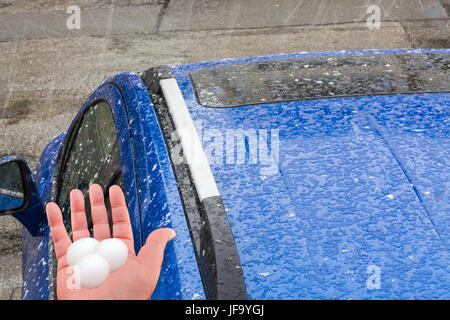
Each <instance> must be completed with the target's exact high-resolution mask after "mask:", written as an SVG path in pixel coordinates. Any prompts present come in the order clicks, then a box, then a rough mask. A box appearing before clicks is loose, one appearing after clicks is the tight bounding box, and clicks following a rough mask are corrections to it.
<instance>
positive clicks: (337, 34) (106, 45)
mask: <svg viewBox="0 0 450 320" xmlns="http://www.w3.org/2000/svg"><path fill="white" fill-rule="evenodd" d="M336 3H339V5H337V4H336ZM72 4H77V5H78V6H79V7H80V8H81V29H80V30H72V31H69V30H65V29H64V28H65V19H64V12H65V9H66V8H67V6H68V5H72ZM369 4H379V5H380V8H381V10H382V20H381V27H380V29H375V30H370V29H369V28H368V27H367V25H366V23H365V20H366V19H367V14H365V12H366V11H365V10H366V8H367V6H368V5H369ZM167 5H168V6H167ZM166 7H167V8H166ZM448 8H449V0H441V1H435V0H429V1H425V0H421V1H420V0H409V1H403V0H401V1H400V0H397V1H395V0H393V1H382V0H373V1H368V0H367V1H366V0H353V1H350V0H342V1H331V0H330V1H324V0H322V1H320V0H309V1H306V0H305V1H301V0H296V1H291V0H280V1H275V0H258V1H256V0H248V1H243V0H242V1H238V0H235V1H232V0H223V1H217V0H191V1H188V0H171V1H170V2H166V1H159V0H134V1H133V0H78V1H77V0H73V1H72V0H71V1H64V0H36V1H28V0H0V156H1V155H7V154H22V155H23V156H25V158H26V159H27V160H28V161H29V162H30V164H31V166H32V167H34V166H35V164H36V162H37V160H38V157H39V155H40V154H41V152H42V151H43V149H44V147H45V146H46V144H47V143H48V142H49V141H50V140H51V139H52V138H53V137H54V136H56V135H57V134H58V133H60V132H61V131H63V130H65V129H67V128H68V126H69V125H70V122H71V121H72V119H73V117H74V115H75V113H76V112H77V111H78V109H79V108H80V107H81V105H82V104H83V102H84V101H85V100H86V98H87V97H88V96H89V94H90V93H91V92H92V91H93V90H95V89H96V88H97V87H98V85H99V84H100V83H101V82H102V81H103V80H105V79H106V78H107V77H109V76H110V75H112V74H114V73H117V72H121V71H142V70H145V69H147V68H149V67H151V66H157V65H161V64H179V63H188V62H198V61H204V60H215V59H223V58H233V57H243V56H255V55H265V54H275V53H289V52H303V51H327V50H352V49H375V48H377V49H382V48H412V47H425V48H445V47H447V48H448V47H449V42H448V41H449V39H450V31H449V25H448V22H449V20H448ZM93 12H97V13H99V15H97V16H96V17H97V22H98V26H100V27H99V28H97V29H96V25H95V23H94V22H93V21H94V20H92V19H91V18H90V17H92V13H93ZM111 12H115V15H114V14H113V15H112V16H111V15H110V14H111ZM66 16H68V15H66ZM147 16H148V17H147ZM29 17H32V19H31V20H29ZM100 17H101V18H100ZM111 17H113V18H111ZM52 19H53V20H52ZM90 19H91V20H90ZM143 20H144V21H143ZM83 21H84V22H83ZM115 23H118V24H117V25H115ZM20 250H21V226H20V223H18V222H17V221H16V220H15V219H14V218H12V217H0V299H18V298H20V286H21V252H20Z"/></svg>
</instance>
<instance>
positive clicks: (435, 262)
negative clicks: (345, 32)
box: [171, 50, 450, 299]
mask: <svg viewBox="0 0 450 320" xmlns="http://www.w3.org/2000/svg"><path fill="white" fill-rule="evenodd" d="M368 53H370V54H380V55H382V54H395V53H411V54H415V53H440V54H448V53H450V50H381V51H380V50H377V51H351V52H326V53H300V54H289V55H277V56H265V57H254V58H245V59H230V60H222V61H214V62H205V63H197V64H188V65H181V66H172V67H171V69H172V72H173V74H174V76H175V78H176V80H177V82H178V85H179V87H180V88H181V91H182V94H183V97H184V99H185V101H186V104H187V106H188V109H189V111H190V113H191V116H192V118H193V120H194V123H195V125H196V129H197V132H198V133H199V135H200V136H201V137H202V145H203V148H204V149H205V151H206V154H207V156H208V160H209V162H210V165H211V169H212V172H213V174H214V178H215V180H216V183H217V186H218V188H219V191H220V194H221V197H222V200H223V204H224V206H225V209H226V212H227V215H228V220H229V223H230V226H231V229H232V232H233V235H234V238H235V241H236V246H237V249H238V253H239V257H240V260H241V264H242V268H243V272H244V278H245V285H246V287H247V293H248V296H249V298H251V299H412V298H414V299H433V298H450V293H449V291H448V288H449V287H450V268H449V264H448V261H449V252H448V249H449V244H450V232H449V231H450V215H449V212H450V201H449V192H450V191H449V190H450V189H449V181H450V169H449V168H450V160H449V159H450V127H449V121H450V94H449V93H423V94H422V93H421V94H395V95H382V96H359V97H342V98H333V99H315V100H303V101H285V102H277V103H268V104H255V105H251V106H244V107H239V106H238V107H232V108H207V107H205V106H202V105H200V104H199V101H198V98H197V96H196V94H195V91H194V88H193V85H192V83H191V79H190V76H189V73H190V72H191V71H193V70H198V69H200V68H206V67H212V66H221V65H230V64H237V63H246V62H257V61H269V60H277V59H290V58H302V57H305V58H306V57H315V56H338V55H363V54H368ZM227 135H228V136H227ZM255 135H256V139H255ZM229 137H231V138H229ZM242 137H243V138H242ZM241 138H242V145H241V149H239V148H240V147H239V139H241ZM218 141H219V142H218ZM255 143H256V144H255ZM277 144H278V150H276V148H275V146H276V145H277ZM220 146H222V147H220ZM263 146H269V149H270V147H272V150H271V151H274V150H275V151H277V152H275V153H274V154H271V155H270V156H269V161H262V160H263V159H262V158H261V155H262V153H263V152H265V150H262V147H263ZM239 152H244V153H245V157H244V160H245V161H239V155H238V153H239ZM269 153H270V151H269ZM241 160H242V159H241ZM265 160H267V159H265ZM374 274H376V275H377V276H379V278H378V280H380V279H381V280H380V282H379V283H375V286H374V285H373V282H371V281H372V280H373V276H374Z"/></svg>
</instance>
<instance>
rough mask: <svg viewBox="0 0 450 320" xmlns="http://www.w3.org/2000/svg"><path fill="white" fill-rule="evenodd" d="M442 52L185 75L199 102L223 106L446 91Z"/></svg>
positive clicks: (449, 87) (274, 63) (449, 75)
mask: <svg viewBox="0 0 450 320" xmlns="http://www.w3.org/2000/svg"><path fill="white" fill-rule="evenodd" d="M449 65H450V55H448V54H383V55H381V54H364V55H343V56H323V57H314V58H292V59H285V60H271V61H260V62H251V63H242V64H232V65H225V66H217V67H211V68H202V69H198V70H194V71H191V72H190V73H189V75H190V77H191V81H192V84H193V86H194V89H195V93H196V95H197V98H198V100H199V102H200V104H201V105H203V106H207V107H216V108H225V107H236V106H244V105H252V104H266V103H275V102H287V101H297V100H307V99H320V98H335V97H349V96H371V95H383V94H403V93H424V92H448V91H450V81H449V80H450V71H449Z"/></svg>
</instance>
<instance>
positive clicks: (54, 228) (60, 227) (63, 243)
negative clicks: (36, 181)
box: [46, 202, 72, 261]
mask: <svg viewBox="0 0 450 320" xmlns="http://www.w3.org/2000/svg"><path fill="white" fill-rule="evenodd" d="M46 211H47V220H48V224H49V226H50V231H51V233H52V239H53V247H54V249H55V254H56V259H58V261H59V260H60V259H61V258H62V257H63V256H65V255H66V253H67V249H68V248H69V247H70V245H71V244H72V241H70V238H69V235H68V234H67V230H66V228H65V227H64V222H63V218H62V214H61V210H60V209H59V207H58V205H57V204H56V203H54V202H50V203H48V204H47V206H46Z"/></svg>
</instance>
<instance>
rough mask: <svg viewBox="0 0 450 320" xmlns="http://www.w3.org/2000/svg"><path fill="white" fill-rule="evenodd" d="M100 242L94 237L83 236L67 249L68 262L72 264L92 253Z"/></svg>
mask: <svg viewBox="0 0 450 320" xmlns="http://www.w3.org/2000/svg"><path fill="white" fill-rule="evenodd" d="M98 244H99V242H98V241H97V240H95V239H94V238H82V239H78V240H77V241H75V242H74V243H72V244H71V245H70V247H69V249H68V250H67V263H68V264H69V265H71V266H73V265H74V264H76V263H77V261H78V260H80V259H81V258H83V257H85V256H87V255H89V254H91V253H92V252H93V251H94V249H95V247H97V245H98Z"/></svg>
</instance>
